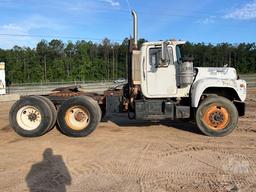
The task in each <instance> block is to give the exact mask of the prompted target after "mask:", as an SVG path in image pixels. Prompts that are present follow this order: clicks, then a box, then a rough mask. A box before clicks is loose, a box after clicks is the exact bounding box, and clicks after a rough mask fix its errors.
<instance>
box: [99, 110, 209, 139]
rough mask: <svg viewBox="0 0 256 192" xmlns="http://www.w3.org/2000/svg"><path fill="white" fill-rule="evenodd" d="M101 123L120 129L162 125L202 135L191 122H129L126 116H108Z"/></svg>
mask: <svg viewBox="0 0 256 192" xmlns="http://www.w3.org/2000/svg"><path fill="white" fill-rule="evenodd" d="M102 121H103V122H107V121H111V122H113V123H115V124H116V125H118V126H119V127H120V128H123V127H146V126H152V125H153V126H157V125H164V126H167V127H169V128H174V129H178V130H183V131H187V132H190V133H194V134H198V135H204V134H203V133H202V132H201V131H200V130H199V128H198V127H197V126H196V125H195V124H194V123H192V122H189V121H177V120H175V121H172V120H159V121H149V120H134V119H133V120H130V119H128V117H127V115H126V114H121V115H120V114H118V115H109V116H107V117H104V118H103V120H102Z"/></svg>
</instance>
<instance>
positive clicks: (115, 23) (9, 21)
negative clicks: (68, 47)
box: [0, 0, 256, 49]
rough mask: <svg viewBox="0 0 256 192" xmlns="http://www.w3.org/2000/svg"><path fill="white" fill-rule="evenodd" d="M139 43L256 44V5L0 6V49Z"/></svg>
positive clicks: (15, 0) (1, 2) (129, 1)
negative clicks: (135, 29)
mask: <svg viewBox="0 0 256 192" xmlns="http://www.w3.org/2000/svg"><path fill="white" fill-rule="evenodd" d="M131 9H134V10H136V11H137V14H138V18H139V38H145V39H147V40H148V41H157V40H167V39H180V40H186V41H190V42H194V43H198V42H205V43H212V44H217V43H222V42H228V43H241V42H249V43H252V42H256V0H228V1H224V0H179V1H177V0H176V1H174V0H0V48H2V49H9V48H12V47H13V46H14V45H18V46H30V47H35V46H36V44H37V43H38V42H39V41H40V40H42V39H45V40H47V41H50V40H51V39H61V40H63V41H64V42H67V41H68V40H71V41H73V42H75V41H77V40H82V39H84V40H87V41H89V40H91V41H94V42H101V40H102V39H103V38H105V37H107V38H109V39H110V40H111V41H112V42H122V40H123V39H124V38H125V37H129V36H130V35H131V34H132V17H131V14H130V10H131Z"/></svg>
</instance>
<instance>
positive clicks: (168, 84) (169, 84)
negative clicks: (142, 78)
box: [146, 46, 177, 98]
mask: <svg viewBox="0 0 256 192" xmlns="http://www.w3.org/2000/svg"><path fill="white" fill-rule="evenodd" d="M161 51H162V49H161V47H155V46H151V47H148V49H147V55H148V59H147V61H148V62H147V67H146V79H147V95H148V96H149V97H150V98H161V97H170V96H173V95H175V94H176V93H177V85H176V69H175V65H174V60H173V47H172V46H168V55H169V62H168V65H167V66H164V67H163V66H161V67H159V63H160V60H161Z"/></svg>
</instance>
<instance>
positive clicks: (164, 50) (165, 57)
mask: <svg viewBox="0 0 256 192" xmlns="http://www.w3.org/2000/svg"><path fill="white" fill-rule="evenodd" d="M161 47H162V48H161V53H162V54H161V59H160V63H159V65H158V67H168V65H169V63H170V58H169V54H168V42H167V41H163V42H162V45H161Z"/></svg>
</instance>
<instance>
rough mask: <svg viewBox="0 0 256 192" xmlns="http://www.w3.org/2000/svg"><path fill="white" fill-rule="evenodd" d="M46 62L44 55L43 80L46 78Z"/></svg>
mask: <svg viewBox="0 0 256 192" xmlns="http://www.w3.org/2000/svg"><path fill="white" fill-rule="evenodd" d="M46 73H47V64H46V55H45V56H44V80H45V82H46V79H47V75H46Z"/></svg>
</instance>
